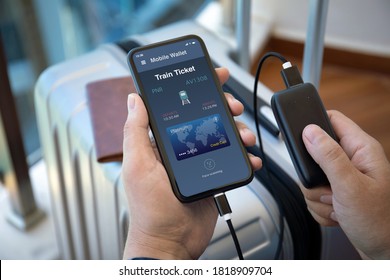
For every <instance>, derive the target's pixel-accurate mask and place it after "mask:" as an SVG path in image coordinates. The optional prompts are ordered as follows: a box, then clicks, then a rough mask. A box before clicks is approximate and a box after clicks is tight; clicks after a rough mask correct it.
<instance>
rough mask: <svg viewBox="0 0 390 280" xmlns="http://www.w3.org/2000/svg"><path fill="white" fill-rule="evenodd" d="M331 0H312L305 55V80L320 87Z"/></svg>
mask: <svg viewBox="0 0 390 280" xmlns="http://www.w3.org/2000/svg"><path fill="white" fill-rule="evenodd" d="M328 6H329V0H310V5H309V20H308V26H307V33H306V42H305V50H304V55H303V71H302V72H303V80H304V81H305V82H310V83H312V84H313V85H314V86H315V87H317V88H318V87H319V84H320V78H321V68H322V57H323V52H324V38H325V27H326V16H327V13H328Z"/></svg>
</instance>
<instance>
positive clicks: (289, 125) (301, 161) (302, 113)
mask: <svg viewBox="0 0 390 280" xmlns="http://www.w3.org/2000/svg"><path fill="white" fill-rule="evenodd" d="M271 107H272V110H273V113H274V115H275V118H276V121H277V123H278V125H279V129H280V131H281V133H282V136H283V137H284V139H285V143H286V146H287V150H288V152H289V154H290V157H291V159H292V162H293V164H294V167H295V170H296V172H297V173H298V176H299V179H300V180H301V182H302V184H303V185H304V186H305V187H306V188H313V187H316V186H321V185H328V184H329V181H328V179H327V177H326V175H325V173H324V172H323V171H322V169H321V168H320V166H319V165H318V164H317V163H316V162H315V161H314V160H313V158H312V157H311V156H310V154H309V153H308V152H307V150H306V147H305V145H304V143H303V140H302V131H303V129H304V128H305V127H306V126H307V125H309V124H316V125H318V126H320V127H321V128H322V129H323V130H325V131H326V132H327V133H328V134H329V135H330V136H331V137H332V138H333V139H335V140H336V141H337V137H336V136H335V133H334V131H333V128H332V125H331V123H330V121H329V118H328V114H327V113H326V110H325V108H324V105H323V103H322V101H321V98H320V96H319V94H318V92H317V90H316V89H315V87H314V86H313V85H312V84H310V83H303V84H298V85H295V86H292V87H289V88H287V89H285V90H283V91H279V92H276V93H275V94H274V95H273V96H272V99H271Z"/></svg>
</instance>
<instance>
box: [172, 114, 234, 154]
mask: <svg viewBox="0 0 390 280" xmlns="http://www.w3.org/2000/svg"><path fill="white" fill-rule="evenodd" d="M167 133H168V135H169V138H170V140H171V143H172V147H173V150H174V151H175V155H176V158H177V160H183V159H186V158H190V157H193V156H197V155H201V154H204V153H207V152H211V151H214V150H217V149H221V148H224V147H227V146H229V145H230V142H229V139H228V137H227V135H226V131H225V128H224V126H223V124H222V121H221V117H220V115H219V114H215V115H211V116H207V117H204V118H200V119H196V120H193V121H190V122H186V123H181V124H178V125H174V126H171V127H168V128H167Z"/></svg>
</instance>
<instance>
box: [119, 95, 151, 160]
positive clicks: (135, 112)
mask: <svg viewBox="0 0 390 280" xmlns="http://www.w3.org/2000/svg"><path fill="white" fill-rule="evenodd" d="M127 109H128V115H127V119H126V122H125V125H124V131H123V157H124V161H127V160H130V162H139V161H141V160H142V159H146V160H150V159H152V158H155V154H154V151H153V147H152V144H151V143H150V139H149V120H148V114H147V112H146V108H145V105H144V104H143V101H142V99H141V98H140V96H139V95H138V94H135V93H131V94H129V96H128V98H127ZM134 160H135V161H134Z"/></svg>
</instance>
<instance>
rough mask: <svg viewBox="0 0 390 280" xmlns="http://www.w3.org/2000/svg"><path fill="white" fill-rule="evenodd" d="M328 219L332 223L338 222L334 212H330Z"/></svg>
mask: <svg viewBox="0 0 390 280" xmlns="http://www.w3.org/2000/svg"><path fill="white" fill-rule="evenodd" d="M330 218H331V219H332V220H333V221H335V222H339V221H338V220H337V217H336V213H335V212H334V211H332V213H330Z"/></svg>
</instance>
